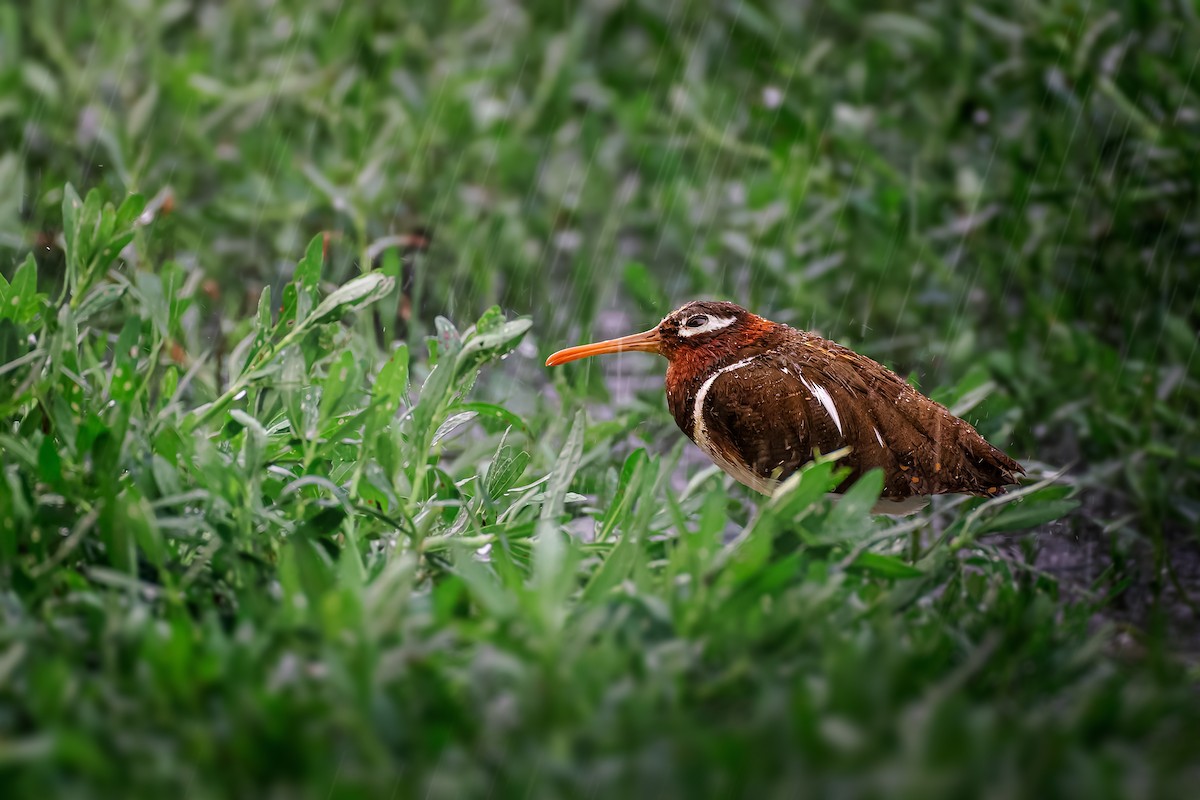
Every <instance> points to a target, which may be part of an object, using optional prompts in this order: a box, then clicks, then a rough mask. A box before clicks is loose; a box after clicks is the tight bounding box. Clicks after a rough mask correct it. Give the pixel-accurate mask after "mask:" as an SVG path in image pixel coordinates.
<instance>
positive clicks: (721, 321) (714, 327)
mask: <svg viewBox="0 0 1200 800" xmlns="http://www.w3.org/2000/svg"><path fill="white" fill-rule="evenodd" d="M735 322H737V317H709V318H708V322H706V323H704V324H703V325H701V326H700V327H699V328H689V327H688V326H687V322H686V321H684V323H683V325H681V326H680V327H679V335H680V336H696V335H697V334H701V333H709V332H711V331H719V330H721V329H722V328H728V327H729V326H730V325H732V324H733V323H735Z"/></svg>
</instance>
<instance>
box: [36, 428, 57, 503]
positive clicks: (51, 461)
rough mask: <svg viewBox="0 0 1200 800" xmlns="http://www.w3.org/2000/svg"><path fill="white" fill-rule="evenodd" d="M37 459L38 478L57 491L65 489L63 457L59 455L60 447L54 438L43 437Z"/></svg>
mask: <svg viewBox="0 0 1200 800" xmlns="http://www.w3.org/2000/svg"><path fill="white" fill-rule="evenodd" d="M37 458H38V477H40V478H41V479H42V480H43V481H45V482H46V483H48V484H50V485H51V486H53V487H54V488H55V489H59V490H61V489H62V488H63V473H62V456H61V455H59V453H58V446H57V445H56V444H55V443H54V439H53V438H52V437H50V436H43V437H42V443H41V445H40V446H39V447H38V456H37Z"/></svg>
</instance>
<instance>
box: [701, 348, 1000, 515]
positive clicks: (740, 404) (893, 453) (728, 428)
mask: <svg viewBox="0 0 1200 800" xmlns="http://www.w3.org/2000/svg"><path fill="white" fill-rule="evenodd" d="M787 338H789V339H792V340H793V341H791V342H788V344H789V345H790V346H789V347H784V348H779V347H772V348H770V349H768V350H765V351H762V352H759V353H756V354H755V355H753V357H751V358H749V359H748V360H747V359H742V360H743V361H746V363H744V364H742V366H739V367H737V368H736V369H729V370H728V371H724V372H721V374H719V375H717V376H716V378H715V379H714V380H712V382H711V383H710V384H709V386H708V388H707V391H706V392H704V393H703V397H702V400H703V409H701V411H702V413H703V415H704V420H705V425H704V427H703V428H702V429H701V431H700V432H701V433H702V434H703V436H704V438H706V439H707V440H708V441H707V442H700V441H697V444H699V445H700V446H701V447H702V448H704V449H706V450H707V449H712V450H716V451H718V454H719V455H722V456H724V457H725V458H724V459H719V458H718V457H717V455H714V454H713V453H711V452H710V455H713V457H714V460H718V461H721V460H728V461H730V462H734V463H737V462H740V463H741V464H744V465H745V466H746V467H747V468H748V469H749V470H750V471H751V472H752V473H753V475H754V476H756V477H758V478H759V479H762V480H769V481H772V482H773V481H774V480H780V479H782V478H786V477H787V476H788V475H790V474H791V473H792V472H794V471H795V470H796V469H798V468H799V467H800V466H802V465H803V464H805V463H806V462H808V461H809V460H811V459H812V456H813V452H814V450H819V451H820V452H822V453H830V452H833V451H834V450H838V449H841V448H843V447H850V448H851V450H850V454H849V455H848V456H846V457H845V458H844V459H843V460H842V461H841V463H842V464H844V465H845V466H848V467H850V468H851V475H850V476H849V478H848V479H847V482H846V484H844V485H843V488H844V487H845V486H846V485H848V484H849V483H852V482H853V481H854V480H857V479H858V478H859V477H861V475H862V474H863V473H865V472H867V471H868V470H870V469H872V468H874V467H880V468H882V469H883V471H884V474H885V476H886V478H885V485H884V496H885V497H889V498H905V497H911V496H914V495H928V494H941V493H944V492H967V493H971V494H978V495H991V494H997V493H1000V492H1002V491H1003V487H1004V486H1005V485H1006V484H1012V483H1015V482H1016V475H1017V474H1018V473H1020V472H1022V471H1023V470H1022V469H1021V467H1020V465H1019V464H1017V462H1015V461H1013V460H1012V459H1011V458H1009V457H1008V456H1007V455H1005V454H1004V453H1002V452H1001V451H1000V450H998V449H996V448H995V447H992V446H991V445H990V444H988V443H987V441H985V440H984V439H983V437H981V436H980V435H979V434H978V433H977V432H976V431H975V429H974V428H972V427H971V426H970V425H969V424H968V423H966V422H965V421H963V420H961V419H959V418H957V417H955V416H954V415H953V414H951V413H950V412H949V411H948V410H947V409H946V408H945V407H943V406H941V405H939V404H937V403H935V402H933V401H932V400H929V399H928V398H926V397H924V396H923V395H921V394H920V393H919V392H917V391H916V390H915V389H913V388H912V387H911V386H909V385H908V384H907V383H905V382H904V381H903V380H902V379H901V378H900V377H899V376H898V375H896V374H895V373H893V372H891V371H890V370H888V369H886V368H885V367H883V366H882V365H880V364H878V363H876V362H875V361H872V360H871V359H869V358H867V357H865V356H861V355H859V354H857V353H854V352H853V351H851V350H849V349H847V348H845V347H842V346H841V345H838V344H836V343H834V342H830V341H828V340H825V339H822V338H820V337H818V336H814V335H812V334H808V333H804V332H801V331H794V330H791V329H788V331H787ZM734 363H735V364H740V363H741V362H740V361H739V362H734ZM696 394H697V393H696V392H692V393H689V395H690V396H689V400H692V399H693V398H694V397H695V396H696ZM681 427H683V425H682V423H681ZM684 430H685V433H688V435H689V436H693V434H694V433H696V428H695V426H694V424H693V429H692V430H687V429H686V428H685V429H684ZM693 439H696V437H695V436H693ZM735 477H738V479H739V480H742V482H743V483H747V481H746V480H745V479H743V478H742V477H739V476H736V475H735ZM754 488H759V489H760V490H761V487H759V486H755V487H754Z"/></svg>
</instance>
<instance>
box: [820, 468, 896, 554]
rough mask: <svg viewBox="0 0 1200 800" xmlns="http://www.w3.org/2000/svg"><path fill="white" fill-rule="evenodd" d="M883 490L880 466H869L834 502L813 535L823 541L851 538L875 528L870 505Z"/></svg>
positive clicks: (855, 538) (851, 539) (849, 539)
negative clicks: (823, 521) (870, 467)
mask: <svg viewBox="0 0 1200 800" xmlns="http://www.w3.org/2000/svg"><path fill="white" fill-rule="evenodd" d="M882 493H883V470H881V469H878V468H876V469H872V470H868V471H867V473H866V474H865V475H863V476H862V477H861V478H859V479H858V480H857V481H855V482H854V485H853V486H851V487H850V488H849V489H848V490H847V491H846V493H845V494H844V495H842V497H841V498H840V499H839V500H838V501H837V502H836V503H835V504H834V506H833V510H832V511H830V512H829V516H827V517H826V518H825V523H824V525H822V526H821V528H820V530H819V531H818V532H817V534H816V535H815V536H814V537H813V538H814V539H815V540H816V541H819V542H822V543H831V542H835V541H839V540H846V541H854V540H857V539H859V538H861V537H862V536H864V535H866V534H868V533H871V532H872V531H874V530H876V526H875V524H874V523H873V522H872V521H871V518H870V514H871V508H872V507H873V506H874V505H875V503H876V502H878V500H879V495H880V494H882Z"/></svg>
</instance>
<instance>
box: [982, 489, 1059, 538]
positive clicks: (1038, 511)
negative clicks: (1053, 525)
mask: <svg viewBox="0 0 1200 800" xmlns="http://www.w3.org/2000/svg"><path fill="white" fill-rule="evenodd" d="M1071 491H1072V490H1071V487H1069V486H1047V487H1046V488H1045V489H1040V490H1038V491H1036V492H1033V493H1032V494H1029V495H1026V496H1025V497H1022V498H1019V499H1017V500H1014V501H1012V502H1010V503H1007V504H1005V505H1003V506H1000V509H999V511H997V512H996V514H995V516H993V517H991V518H989V519H986V520H984V521H983V522H982V523H981V524H980V527H979V528H978V529H977V531H976V532H977V533H979V534H984V533H996V532H997V531H1016V530H1024V529H1026V528H1033V527H1036V526H1038V525H1044V524H1046V523H1047V522H1052V521H1054V520H1056V519H1060V518H1062V517H1065V516H1066V515H1067V514H1070V513H1071V512H1072V511H1074V510H1075V509H1076V508H1078V507H1079V501H1078V500H1075V499H1069V498H1066V497H1065V495H1066V494H1069V493H1070V492H1071Z"/></svg>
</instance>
